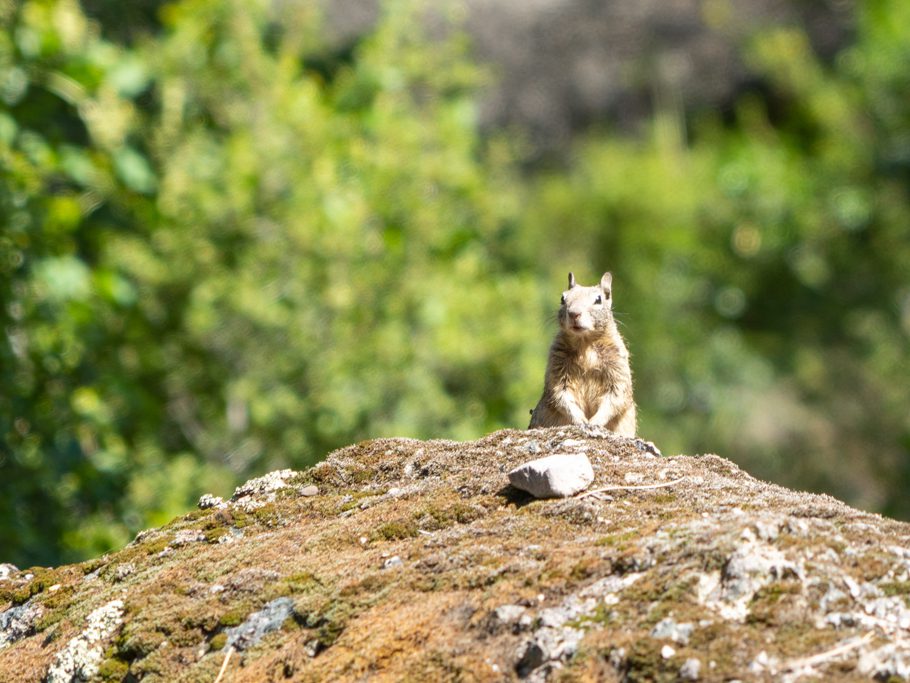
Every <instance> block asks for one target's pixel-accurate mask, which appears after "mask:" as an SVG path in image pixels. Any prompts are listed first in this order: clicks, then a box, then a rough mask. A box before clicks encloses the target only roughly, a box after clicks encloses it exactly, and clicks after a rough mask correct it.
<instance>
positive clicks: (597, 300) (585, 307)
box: [559, 273, 613, 337]
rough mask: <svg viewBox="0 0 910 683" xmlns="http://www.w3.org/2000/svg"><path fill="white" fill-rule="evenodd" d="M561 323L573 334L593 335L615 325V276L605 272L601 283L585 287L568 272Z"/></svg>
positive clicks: (568, 332) (560, 314) (561, 308)
mask: <svg viewBox="0 0 910 683" xmlns="http://www.w3.org/2000/svg"><path fill="white" fill-rule="evenodd" d="M561 304H562V305H561V306H560V308H559V324H560V326H561V327H562V329H563V330H564V331H565V332H566V333H567V334H571V335H576V336H582V337H584V336H594V335H596V334H598V333H600V332H602V331H603V330H605V329H607V328H608V327H609V326H610V325H612V323H613V275H611V274H610V273H604V274H603V277H601V278H600V284H597V285H594V286H593V287H584V286H582V285H579V284H577V283H576V282H575V275H574V274H572V273H569V288H568V289H567V290H566V291H564V292H563V293H562V299H561Z"/></svg>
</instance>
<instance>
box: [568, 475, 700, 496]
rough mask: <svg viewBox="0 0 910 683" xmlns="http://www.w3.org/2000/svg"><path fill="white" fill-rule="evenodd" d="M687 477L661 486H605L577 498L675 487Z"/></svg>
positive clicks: (581, 494) (580, 494)
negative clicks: (614, 492) (610, 492)
mask: <svg viewBox="0 0 910 683" xmlns="http://www.w3.org/2000/svg"><path fill="white" fill-rule="evenodd" d="M685 479H686V478H685V477H680V478H679V479H674V480H673V481H665V482H663V483H661V484H644V485H641V486H604V487H603V488H599V489H591V490H590V491H585V492H584V493H579V494H578V495H577V496H576V498H584V497H585V496H594V495H597V494H598V493H606V492H607V491H642V490H644V489H662V488H666V487H667V486H673V485H674V484H678V483H680V482H681V481H685Z"/></svg>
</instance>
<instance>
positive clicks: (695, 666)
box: [679, 657, 701, 681]
mask: <svg viewBox="0 0 910 683" xmlns="http://www.w3.org/2000/svg"><path fill="white" fill-rule="evenodd" d="M700 675H701V662H700V661H698V660H697V659H695V657H691V658H690V659H687V660H686V661H685V662H684V663H683V665H682V666H681V667H679V677H680V678H681V679H683V680H684V681H697V680H698V678H699V676H700Z"/></svg>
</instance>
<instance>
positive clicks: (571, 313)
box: [569, 311, 581, 320]
mask: <svg viewBox="0 0 910 683" xmlns="http://www.w3.org/2000/svg"><path fill="white" fill-rule="evenodd" d="M569 317H570V318H572V320H578V319H579V318H580V317H581V311H569Z"/></svg>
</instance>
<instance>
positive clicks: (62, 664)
mask: <svg viewBox="0 0 910 683" xmlns="http://www.w3.org/2000/svg"><path fill="white" fill-rule="evenodd" d="M122 618H123V601H122V600H111V601H110V602H109V603H107V604H105V605H102V606H101V607H99V608H98V609H96V610H95V611H93V612H92V613H91V614H89V615H88V619H86V623H85V629H84V630H83V631H82V633H80V634H79V635H78V636H76V637H75V638H73V639H71V640H70V641H69V642H68V643H67V644H66V645H65V646H64V648H63V649H62V650H60V651H59V652H58V653H57V655H56V656H55V657H54V661H53V663H52V664H51V666H50V668H49V669H48V671H47V683H73V682H75V681H89V680H91V679H92V678H93V677H95V676H96V675H97V673H98V665H99V664H100V663H101V660H102V659H103V656H104V642H105V641H106V640H107V639H108V638H109V637H110V636H111V635H113V633H114V631H115V630H116V629H117V627H118V626H119V625H120V623H121V621H122Z"/></svg>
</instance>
